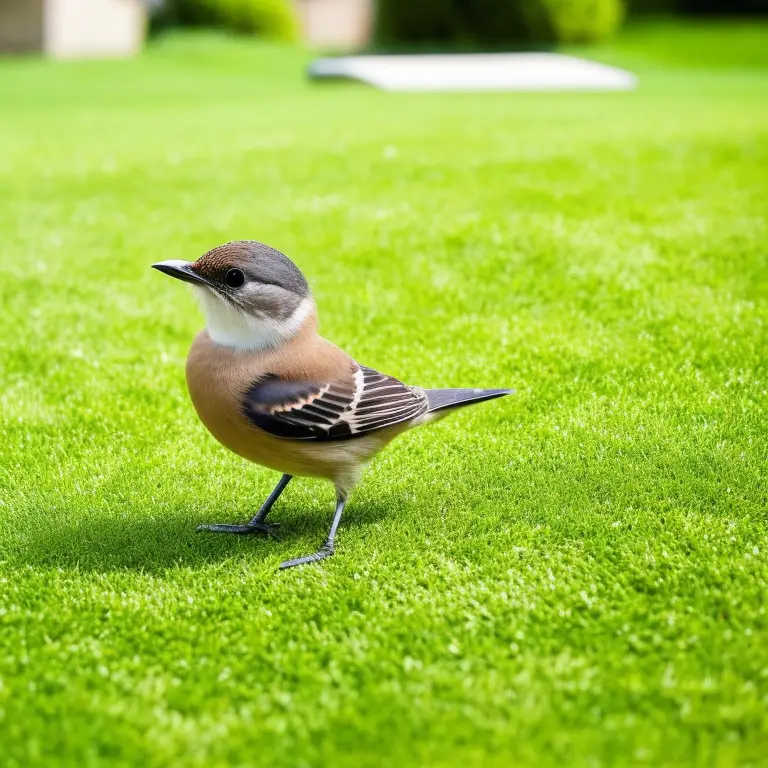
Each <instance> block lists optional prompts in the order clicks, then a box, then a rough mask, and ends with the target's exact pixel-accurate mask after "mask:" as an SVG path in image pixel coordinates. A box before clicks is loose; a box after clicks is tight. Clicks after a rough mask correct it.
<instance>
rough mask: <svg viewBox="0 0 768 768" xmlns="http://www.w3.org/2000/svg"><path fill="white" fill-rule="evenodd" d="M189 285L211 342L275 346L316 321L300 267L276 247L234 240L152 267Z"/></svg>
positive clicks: (244, 347)
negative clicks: (186, 258)
mask: <svg viewBox="0 0 768 768" xmlns="http://www.w3.org/2000/svg"><path fill="white" fill-rule="evenodd" d="M152 266H153V267H154V268H155V269H158V270H160V271H161V272H164V273H165V274H166V275H170V276H171V277H175V278H177V279H179V280H183V281H184V282H187V283H190V284H191V285H192V286H193V288H194V289H195V293H197V295H198V297H199V298H200V303H201V305H202V308H203V312H204V313H205V317H206V321H207V323H206V324H207V328H208V334H209V335H210V337H211V339H213V341H215V342H217V343H218V344H223V345H226V346H229V347H236V348H239V349H266V348H270V347H272V348H274V347H278V346H280V344H282V343H284V342H285V341H287V340H288V339H290V338H292V337H293V336H295V335H296V334H297V333H298V332H299V331H300V330H301V329H302V328H304V327H305V326H306V325H307V324H308V323H313V322H314V320H315V304H314V301H313V300H312V294H311V293H310V290H309V286H308V285H307V281H306V280H305V279H304V275H302V274H301V271H300V270H299V268H298V267H297V266H296V265H295V264H294V263H293V262H292V261H291V260H290V259H289V258H288V257H287V256H285V255H283V254H282V253H280V251H277V250H275V249H274V248H270V247H269V246H268V245H264V244H263V243H257V242H255V241H252V240H238V241H236V242H232V243H226V244H225V245H220V246H219V247H218V248H214V249H213V250H212V251H208V253H206V254H205V255H203V256H201V257H200V258H199V259H198V260H197V261H194V262H189V261H181V260H177V259H171V260H169V261H160V262H158V263H157V264H153V265H152Z"/></svg>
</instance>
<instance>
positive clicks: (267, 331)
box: [194, 286, 314, 349]
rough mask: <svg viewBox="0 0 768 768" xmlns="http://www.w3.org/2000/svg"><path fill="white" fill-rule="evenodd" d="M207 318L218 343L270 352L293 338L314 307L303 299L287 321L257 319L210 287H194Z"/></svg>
mask: <svg viewBox="0 0 768 768" xmlns="http://www.w3.org/2000/svg"><path fill="white" fill-rule="evenodd" d="M194 290H195V293H196V294H197V297H198V298H199V300H200V305H201V307H202V310H203V314H204V315H205V321H206V327H207V329H208V335H209V336H210V337H211V339H212V340H213V341H214V342H216V343H217V344H221V345H222V346H225V347H234V348H235V349H268V348H271V347H277V346H280V344H283V343H284V342H286V341H287V340H288V339H290V338H291V337H292V336H294V335H295V334H296V333H297V332H298V331H299V329H300V328H301V326H302V325H303V323H304V321H305V320H306V319H307V317H308V316H309V314H310V313H311V312H312V310H313V308H314V302H313V300H312V299H311V298H306V299H304V300H303V301H302V302H301V304H299V306H298V307H296V310H295V311H294V313H293V314H292V315H291V316H290V317H288V318H286V319H285V320H276V319H274V318H271V317H267V316H262V317H255V316H253V315H250V314H247V313H245V312H242V311H240V310H239V309H237V307H233V306H232V305H231V304H229V303H227V302H226V301H223V300H222V299H220V298H219V297H218V296H216V295H215V294H213V293H212V292H211V291H210V290H209V289H208V288H198V287H197V286H194Z"/></svg>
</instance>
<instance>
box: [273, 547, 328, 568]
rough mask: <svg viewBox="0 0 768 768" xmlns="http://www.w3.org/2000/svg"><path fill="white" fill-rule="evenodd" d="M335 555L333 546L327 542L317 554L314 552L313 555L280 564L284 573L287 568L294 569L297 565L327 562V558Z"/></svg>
mask: <svg viewBox="0 0 768 768" xmlns="http://www.w3.org/2000/svg"><path fill="white" fill-rule="evenodd" d="M333 553H334V549H333V544H328V543H327V542H326V543H325V544H323V546H322V547H320V549H318V550H317V552H313V553H312V554H311V555H305V556H304V557H297V558H295V559H293V560H286V561H285V562H284V563H280V570H281V571H284V570H285V569H286V568H293V567H294V566H296V565H306V564H307V563H316V562H317V561H318V560H325V558H326V557H330V556H331V555H332V554H333Z"/></svg>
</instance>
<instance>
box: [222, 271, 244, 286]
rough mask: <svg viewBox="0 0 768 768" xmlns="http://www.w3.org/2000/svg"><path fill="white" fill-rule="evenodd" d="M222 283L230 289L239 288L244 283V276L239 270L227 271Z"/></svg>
mask: <svg viewBox="0 0 768 768" xmlns="http://www.w3.org/2000/svg"><path fill="white" fill-rule="evenodd" d="M224 282H225V283H226V284H227V285H228V286H229V287H230V288H239V287H240V286H241V285H242V284H243V283H244V282H245V275H244V274H243V271H242V270H241V269H229V270H227V274H226V275H224Z"/></svg>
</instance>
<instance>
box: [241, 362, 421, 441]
mask: <svg viewBox="0 0 768 768" xmlns="http://www.w3.org/2000/svg"><path fill="white" fill-rule="evenodd" d="M427 408H428V403H427V398H426V395H425V394H424V392H423V391H421V390H418V389H413V388H411V387H409V386H407V385H406V384H403V383H402V382H401V381H398V380H397V379H395V378H392V377H391V376H385V375H384V374H383V373H379V372H378V371H375V370H373V369H372V368H364V367H362V366H360V367H359V368H357V369H356V371H355V373H354V375H353V376H351V377H350V378H349V379H348V380H346V379H345V380H339V381H333V382H330V383H319V382H311V381H288V380H285V379H280V378H278V377H275V376H273V377H268V378H267V379H263V380H261V381H259V382H257V383H256V384H254V385H253V386H252V387H251V388H250V389H249V390H248V391H247V392H246V394H245V397H244V399H243V412H244V413H245V416H246V417H247V418H248V419H249V421H250V422H251V423H252V424H254V425H255V426H256V427H258V428H259V429H263V430H264V431H265V432H269V433H270V434H272V435H275V436H277V437H284V438H289V439H293V440H347V439H350V438H354V437H360V436H362V435H365V434H367V433H369V432H372V431H374V430H377V429H383V428H385V427H390V426H393V425H395V424H400V423H402V422H404V421H409V420H410V419H413V418H416V417H417V416H419V415H420V414H422V413H424V412H425V411H426V410H427Z"/></svg>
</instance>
